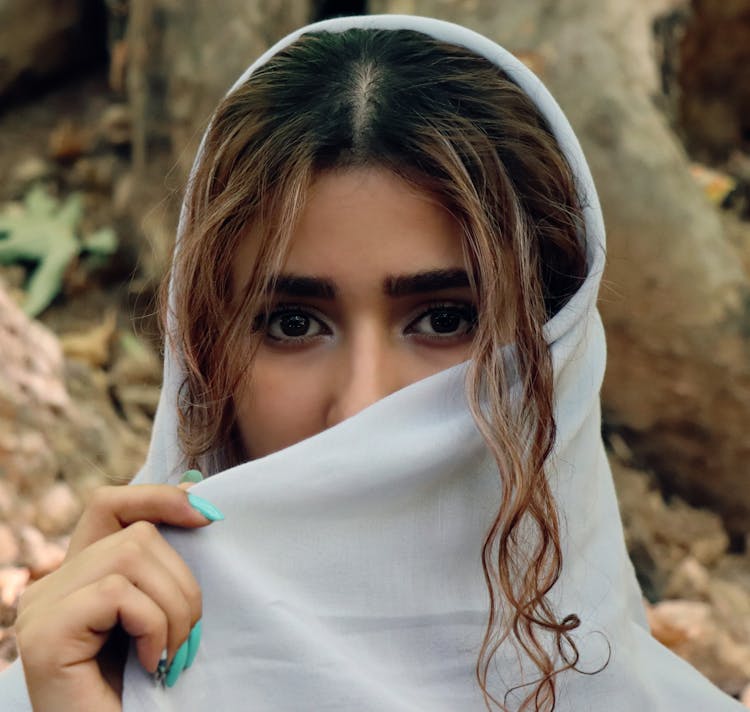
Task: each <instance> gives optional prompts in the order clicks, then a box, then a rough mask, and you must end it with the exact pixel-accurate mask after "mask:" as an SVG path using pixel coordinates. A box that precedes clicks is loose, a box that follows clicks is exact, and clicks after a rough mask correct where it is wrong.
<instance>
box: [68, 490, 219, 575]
mask: <svg viewBox="0 0 750 712" xmlns="http://www.w3.org/2000/svg"><path fill="white" fill-rule="evenodd" d="M189 484H190V483H185V484H184V485H181V486H177V487H175V486H173V485H129V486H125V487H123V486H109V487H99V488H98V489H96V490H95V491H94V493H93V495H92V496H91V499H90V501H89V503H88V505H87V507H86V509H85V511H84V513H83V515H82V516H81V519H80V521H79V522H78V525H77V526H76V529H75V531H74V532H73V535H72V537H71V540H70V544H69V545H68V553H67V556H66V559H65V560H66V561H67V560H68V559H70V558H72V557H73V556H75V555H76V554H77V553H78V552H79V551H81V550H83V549H85V548H86V547H87V546H89V545H90V544H92V543H93V542H95V541H98V540H99V539H102V538H104V537H106V536H108V535H109V534H113V533H115V532H118V531H120V530H121V529H124V528H125V527H127V526H129V525H130V524H133V523H134V522H137V521H139V520H145V521H148V522H152V523H153V524H158V523H164V524H171V525H173V526H178V527H202V526H206V525H207V524H210V523H211V520H210V519H208V518H206V517H205V516H204V515H203V514H201V513H200V512H199V511H198V510H197V509H195V508H194V507H193V506H192V505H191V504H190V501H189V500H188V495H187V493H186V492H185V490H186V489H187V487H188V486H189Z"/></svg>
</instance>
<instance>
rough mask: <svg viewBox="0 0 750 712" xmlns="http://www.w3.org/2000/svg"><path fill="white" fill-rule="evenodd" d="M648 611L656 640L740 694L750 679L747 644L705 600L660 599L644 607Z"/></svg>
mask: <svg viewBox="0 0 750 712" xmlns="http://www.w3.org/2000/svg"><path fill="white" fill-rule="evenodd" d="M647 614H648V620H649V625H650V626H651V632H652V634H653V636H654V637H655V638H656V639H657V640H659V642H661V643H662V644H663V645H666V646H667V647H668V648H669V649H670V650H672V651H673V652H675V653H676V654H677V655H679V656H680V657H682V658H684V659H685V660H687V661H688V662H689V663H690V664H691V665H693V666H694V667H696V668H697V669H698V670H700V671H701V672H702V673H703V674H704V675H705V676H706V677H708V678H709V679H710V680H711V681H712V682H713V683H714V684H715V685H717V686H718V687H720V688H721V689H723V690H725V691H726V692H728V693H729V694H731V695H739V693H740V692H741V691H742V689H743V688H744V687H745V685H746V684H747V681H748V680H750V646H747V645H742V644H740V643H738V642H737V641H735V640H734V639H733V638H732V636H731V635H730V634H729V633H728V632H727V630H726V629H725V628H723V627H722V625H721V623H720V622H718V621H717V620H716V617H715V616H714V614H713V612H712V610H711V606H710V605H709V604H708V603H701V602H697V601H662V602H661V603H658V604H656V605H655V606H649V607H647Z"/></svg>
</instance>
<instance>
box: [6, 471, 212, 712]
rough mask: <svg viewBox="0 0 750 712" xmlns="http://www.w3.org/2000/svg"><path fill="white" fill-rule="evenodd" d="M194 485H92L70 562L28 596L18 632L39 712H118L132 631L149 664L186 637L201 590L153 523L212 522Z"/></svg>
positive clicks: (140, 655)
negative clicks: (198, 503)
mask: <svg viewBox="0 0 750 712" xmlns="http://www.w3.org/2000/svg"><path fill="white" fill-rule="evenodd" d="M191 485H192V483H185V484H181V485H178V486H177V487H174V486H171V485H133V486H124V487H122V486H120V487H101V488H99V489H97V490H95V492H94V494H93V495H92V497H91V500H90V501H89V503H88V505H87V507H86V509H85V511H84V513H83V515H82V516H81V519H80V521H79V522H78V525H77V526H76V528H75V531H74V532H73V535H72V537H71V541H70V545H69V548H68V553H67V556H66V557H65V560H64V562H63V564H62V565H61V566H60V568H59V569H58V570H57V571H55V572H53V573H51V574H49V575H47V576H45V577H44V578H43V579H40V580H39V581H37V582H36V583H34V584H33V585H31V586H30V587H29V588H28V589H26V591H25V592H24V594H23V595H22V596H21V599H20V601H19V606H18V617H17V619H16V625H15V627H16V641H17V645H18V649H19V654H20V657H21V661H22V663H23V669H24V675H25V677H26V684H27V688H28V691H29V697H30V700H31V704H32V707H33V709H34V712H52V711H53V710H54V711H55V712H62V711H64V710H70V711H71V712H72V711H73V710H75V711H76V712H94V711H96V712H121V710H122V702H121V693H122V673H123V669H124V663H125V656H126V654H127V642H128V641H127V638H126V637H125V634H127V635H129V636H131V637H133V638H135V640H136V648H137V651H138V659H139V661H140V662H141V664H142V665H143V667H144V668H145V669H146V670H148V671H149V672H154V671H155V670H156V667H157V663H158V661H159V657H160V655H161V652H162V650H163V649H164V648H167V650H168V660H169V661H170V662H171V661H172V659H173V658H174V656H175V653H176V652H177V649H178V648H179V647H180V645H182V643H183V642H184V641H185V640H187V638H188V635H189V633H190V630H191V629H192V627H193V626H194V624H195V623H196V622H197V621H198V620H199V619H200V617H201V611H202V600H201V591H200V588H199V587H198V583H197V581H196V580H195V578H194V577H193V574H192V572H191V571H190V569H189V568H188V566H187V565H186V564H185V562H184V561H183V560H182V558H181V557H180V556H179V555H178V554H177V552H176V551H175V550H174V549H173V548H172V547H171V546H170V545H169V544H168V543H167V542H166V540H165V539H164V537H163V536H162V535H161V534H160V533H159V531H158V530H157V528H156V526H155V524H157V523H160V522H163V523H165V524H170V525H173V526H179V527H200V526H205V525H207V524H209V523H210V520H208V519H207V518H206V517H204V516H203V515H202V514H200V513H199V512H198V511H197V510H196V509H194V508H193V507H192V506H191V505H190V502H189V501H188V497H187V494H186V493H185V491H184V490H186V489H187V488H189V487H190V486H191ZM118 624H119V626H118ZM108 641H109V642H108ZM105 644H107V645H106V648H105Z"/></svg>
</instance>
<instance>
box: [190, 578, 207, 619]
mask: <svg viewBox="0 0 750 712" xmlns="http://www.w3.org/2000/svg"><path fill="white" fill-rule="evenodd" d="M186 598H187V602H188V607H189V608H190V610H191V611H192V612H193V613H195V614H197V616H198V618H200V617H201V615H202V611H203V591H201V589H200V586H198V585H195V586H191V587H190V589H189V590H188V592H187V596H186Z"/></svg>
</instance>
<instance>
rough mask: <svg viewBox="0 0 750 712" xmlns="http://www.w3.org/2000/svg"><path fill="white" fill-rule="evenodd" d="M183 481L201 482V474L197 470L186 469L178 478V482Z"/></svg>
mask: <svg viewBox="0 0 750 712" xmlns="http://www.w3.org/2000/svg"><path fill="white" fill-rule="evenodd" d="M183 482H203V475H202V474H201V473H200V472H198V470H188V471H187V472H186V473H185V474H184V475H183V476H182V477H181V478H180V483H183Z"/></svg>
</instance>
